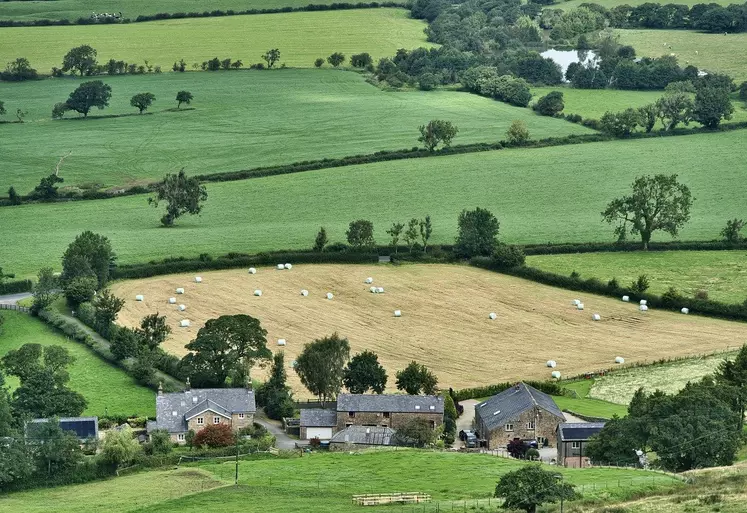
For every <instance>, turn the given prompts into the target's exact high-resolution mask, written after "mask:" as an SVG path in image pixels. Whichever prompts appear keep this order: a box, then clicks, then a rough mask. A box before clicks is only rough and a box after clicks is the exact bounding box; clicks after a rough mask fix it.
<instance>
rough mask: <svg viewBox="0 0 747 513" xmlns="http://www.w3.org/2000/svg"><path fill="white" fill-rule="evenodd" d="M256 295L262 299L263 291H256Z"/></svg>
mask: <svg viewBox="0 0 747 513" xmlns="http://www.w3.org/2000/svg"><path fill="white" fill-rule="evenodd" d="M254 295H255V296H257V297H260V296H262V291H261V290H259V289H257V290H255V291H254Z"/></svg>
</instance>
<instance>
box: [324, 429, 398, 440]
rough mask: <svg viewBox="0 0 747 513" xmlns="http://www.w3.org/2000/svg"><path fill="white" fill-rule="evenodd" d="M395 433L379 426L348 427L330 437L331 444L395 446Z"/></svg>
mask: <svg viewBox="0 0 747 513" xmlns="http://www.w3.org/2000/svg"><path fill="white" fill-rule="evenodd" d="M394 434H395V431H394V430H393V429H392V428H388V427H381V426H370V427H367V426H350V427H346V428H345V429H343V430H342V431H338V432H337V433H335V434H334V436H332V438H331V439H330V441H329V443H331V444H357V445H396V444H395V443H394Z"/></svg>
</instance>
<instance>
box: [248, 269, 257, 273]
mask: <svg viewBox="0 0 747 513" xmlns="http://www.w3.org/2000/svg"><path fill="white" fill-rule="evenodd" d="M249 274H257V270H256V269H255V268H254V267H250V268H249Z"/></svg>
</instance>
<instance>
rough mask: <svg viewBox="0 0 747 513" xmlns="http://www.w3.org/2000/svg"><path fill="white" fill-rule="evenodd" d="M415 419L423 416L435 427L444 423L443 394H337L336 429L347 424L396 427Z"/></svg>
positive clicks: (342, 427)
mask: <svg viewBox="0 0 747 513" xmlns="http://www.w3.org/2000/svg"><path fill="white" fill-rule="evenodd" d="M415 418H421V419H425V420H426V421H428V422H429V423H430V425H431V427H432V428H434V429H435V428H437V427H438V426H440V425H441V424H443V421H444V399H443V397H440V396H435V395H397V394H340V395H339V396H338V397H337V431H342V430H343V429H345V428H347V427H350V426H367V427H373V426H378V427H388V428H392V429H394V430H396V429H398V428H399V427H401V426H404V425H405V424H407V422H409V421H410V420H412V419H415Z"/></svg>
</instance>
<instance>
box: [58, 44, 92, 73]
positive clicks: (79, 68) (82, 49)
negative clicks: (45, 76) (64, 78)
mask: <svg viewBox="0 0 747 513" xmlns="http://www.w3.org/2000/svg"><path fill="white" fill-rule="evenodd" d="M95 67H96V50H95V49H93V48H91V47H90V46H88V45H82V46H76V47H75V48H73V49H72V50H70V51H69V52H67V53H66V54H65V57H63V58H62V71H64V72H65V73H67V72H68V71H71V72H73V73H80V76H81V77H82V76H83V75H90V74H91V72H92V71H93V70H94V68H95Z"/></svg>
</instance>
